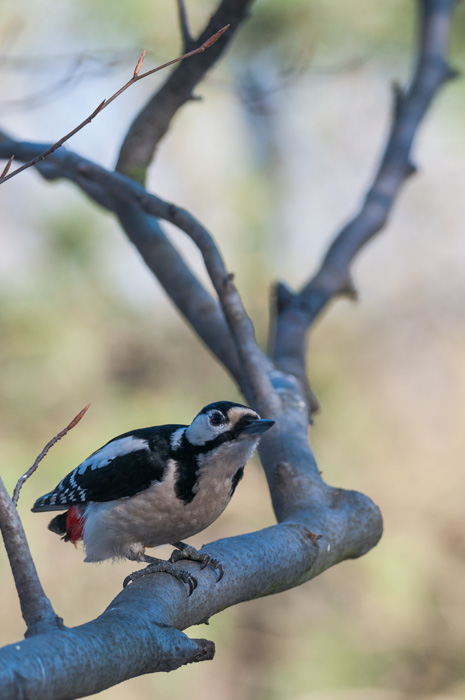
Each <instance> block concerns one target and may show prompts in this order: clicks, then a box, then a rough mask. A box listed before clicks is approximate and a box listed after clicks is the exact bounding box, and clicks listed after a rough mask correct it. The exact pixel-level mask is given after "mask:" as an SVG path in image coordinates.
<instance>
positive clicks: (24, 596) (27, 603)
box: [0, 477, 63, 636]
mask: <svg viewBox="0 0 465 700" xmlns="http://www.w3.org/2000/svg"><path fill="white" fill-rule="evenodd" d="M0 530H1V532H2V536H3V541H4V543H5V549H6V552H7V555H8V559H9V562H10V566H11V571H12V573H13V578H14V580H15V585H16V589H17V591H18V597H19V602H20V605H21V613H22V615H23V618H24V622H25V623H26V627H27V631H26V636H31V635H35V634H40V633H43V632H48V631H50V630H51V629H62V627H63V622H62V620H61V618H60V617H58V616H57V615H56V614H55V611H54V610H53V608H52V605H51V603H50V601H49V599H48V598H47V596H46V595H45V593H44V590H43V588H42V585H41V583H40V581H39V577H38V575H37V570H36V567H35V565H34V562H33V560H32V557H31V552H30V550H29V545H28V543H27V539H26V535H25V533H24V530H23V526H22V523H21V519H20V517H19V515H18V511H17V510H16V506H15V505H14V503H13V501H12V500H11V498H10V497H9V495H8V492H7V490H6V488H5V485H4V483H3V481H2V479H1V477H0Z"/></svg>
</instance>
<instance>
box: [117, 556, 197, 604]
mask: <svg viewBox="0 0 465 700" xmlns="http://www.w3.org/2000/svg"><path fill="white" fill-rule="evenodd" d="M165 563H166V566H164V565H163V564H162V565H159V564H149V565H148V566H146V567H145V569H139V571H133V572H132V574H129V575H128V576H126V578H125V579H124V581H123V588H126V587H127V586H128V585H129V584H130V583H132V582H133V581H137V580H138V579H140V578H144V576H147V574H155V573H165V574H170V575H171V576H174V578H176V579H178V581H181V583H185V584H186V585H187V586H188V588H189V592H188V594H187V597H189V596H191V595H192V593H193V592H194V591H195V589H196V588H197V586H198V582H197V579H196V578H195V576H193V575H192V574H191V573H189V571H185V570H184V569H178V568H175V567H174V566H172V564H170V563H169V562H165Z"/></svg>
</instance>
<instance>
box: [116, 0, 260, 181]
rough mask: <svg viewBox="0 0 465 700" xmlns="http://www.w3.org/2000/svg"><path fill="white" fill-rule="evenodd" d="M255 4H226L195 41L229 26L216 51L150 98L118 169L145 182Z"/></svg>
mask: <svg viewBox="0 0 465 700" xmlns="http://www.w3.org/2000/svg"><path fill="white" fill-rule="evenodd" d="M251 4H252V0H222V2H221V3H220V4H219V6H218V8H217V10H216V12H215V13H214V14H213V15H212V17H211V19H210V21H209V23H208V25H207V26H206V27H205V29H204V31H203V32H202V33H201V35H200V36H199V37H198V39H197V40H196V41H195V43H198V44H201V43H203V42H204V41H206V39H207V38H208V37H209V36H211V35H212V34H214V33H215V32H217V31H218V30H219V29H220V28H221V27H224V26H225V25H226V24H228V25H230V28H229V30H228V32H226V34H225V35H224V36H223V37H221V39H220V40H219V41H217V42H216V44H215V45H214V46H212V48H211V49H210V50H209V51H207V52H206V53H203V54H201V55H199V56H196V57H195V58H193V59H192V60H191V61H190V62H189V65H188V63H185V64H181V65H180V66H179V67H178V68H177V69H176V70H175V71H173V73H171V75H170V76H169V78H168V79H167V80H166V82H165V83H164V85H162V87H161V88H160V89H159V90H158V92H157V93H156V94H155V95H154V96H153V97H151V98H150V100H149V101H148V103H147V104H146V105H145V107H144V108H143V109H142V110H141V112H140V113H139V114H138V115H137V117H136V118H135V119H134V121H133V123H132V124H131V126H130V128H129V130H128V133H127V134H126V137H125V139H124V141H123V144H122V146H121V150H120V153H119V158H118V163H117V165H116V169H117V170H118V171H119V172H122V173H125V174H126V175H129V176H130V177H132V178H133V179H134V180H137V181H138V182H144V181H145V173H146V170H147V168H148V166H149V165H150V163H151V161H152V158H153V155H154V153H155V149H156V148H157V146H158V144H159V142H160V141H161V139H162V138H163V136H164V135H165V134H166V132H167V131H168V129H169V127H170V124H171V120H172V118H173V117H174V115H175V114H176V112H177V111H178V109H179V108H180V107H182V106H183V105H184V104H185V103H186V102H188V101H189V100H192V94H193V90H194V88H195V87H196V86H197V85H198V83H199V82H200V81H201V80H203V78H204V77H205V75H206V73H207V72H208V71H209V70H210V68H211V67H212V66H213V65H214V63H215V62H216V61H217V60H218V58H219V57H220V56H221V54H222V53H223V52H224V50H225V48H226V47H227V45H228V43H229V42H230V41H231V39H232V38H233V36H234V35H235V32H236V31H237V29H238V28H239V27H240V25H241V23H242V22H243V21H244V19H245V18H246V17H247V10H248V7H249V6H250V5H251Z"/></svg>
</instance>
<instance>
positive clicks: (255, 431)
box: [240, 418, 274, 435]
mask: <svg viewBox="0 0 465 700" xmlns="http://www.w3.org/2000/svg"><path fill="white" fill-rule="evenodd" d="M273 425H274V420H265V419H263V418H257V420H253V421H252V422H251V423H248V424H247V425H245V426H244V427H243V428H241V431H240V432H241V435H261V434H262V433H264V432H265V430H269V429H270V428H271V427H272V426H273Z"/></svg>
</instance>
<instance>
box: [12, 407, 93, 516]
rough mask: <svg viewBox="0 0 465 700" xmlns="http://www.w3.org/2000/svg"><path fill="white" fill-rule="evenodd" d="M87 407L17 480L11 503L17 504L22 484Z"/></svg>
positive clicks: (85, 411) (76, 422)
mask: <svg viewBox="0 0 465 700" xmlns="http://www.w3.org/2000/svg"><path fill="white" fill-rule="evenodd" d="M89 406H90V403H88V404H87V406H85V407H84V408H83V409H82V411H79V413H78V414H77V416H75V417H74V418H73V420H72V421H71V423H69V425H67V426H66V428H63V430H60V432H59V433H58V435H55V437H53V438H52V439H51V440H49V441H48V442H47V444H46V445H45V447H44V449H43V450H42V452H41V453H40V454H39V455H38V457H37V459H36V460H35V462H34V464H33V465H32V467H30V468H29V469H28V470H27V472H26V473H25V474H23V475H22V477H21V478H20V479H18V482H17V484H16V486H15V490H14V491H13V498H12V501H13V503H14V504H15V505H17V504H18V499H19V492H20V491H21V489H22V487H23V484H24V483H25V482H26V481H27V480H28V479H29V477H30V476H32V475H33V474H34V472H35V470H36V469H37V467H38V466H39V464H40V462H41V461H42V460H43V458H44V457H45V455H46V454H47V452H48V451H49V450H50V448H51V447H53V445H55V444H56V443H57V442H58V440H61V438H62V437H64V436H65V435H66V434H67V433H69V431H70V430H72V429H73V428H74V427H75V426H76V425H77V424H78V423H79V421H80V420H81V418H83V417H84V415H85V414H86V413H87V410H88V408H89Z"/></svg>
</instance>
